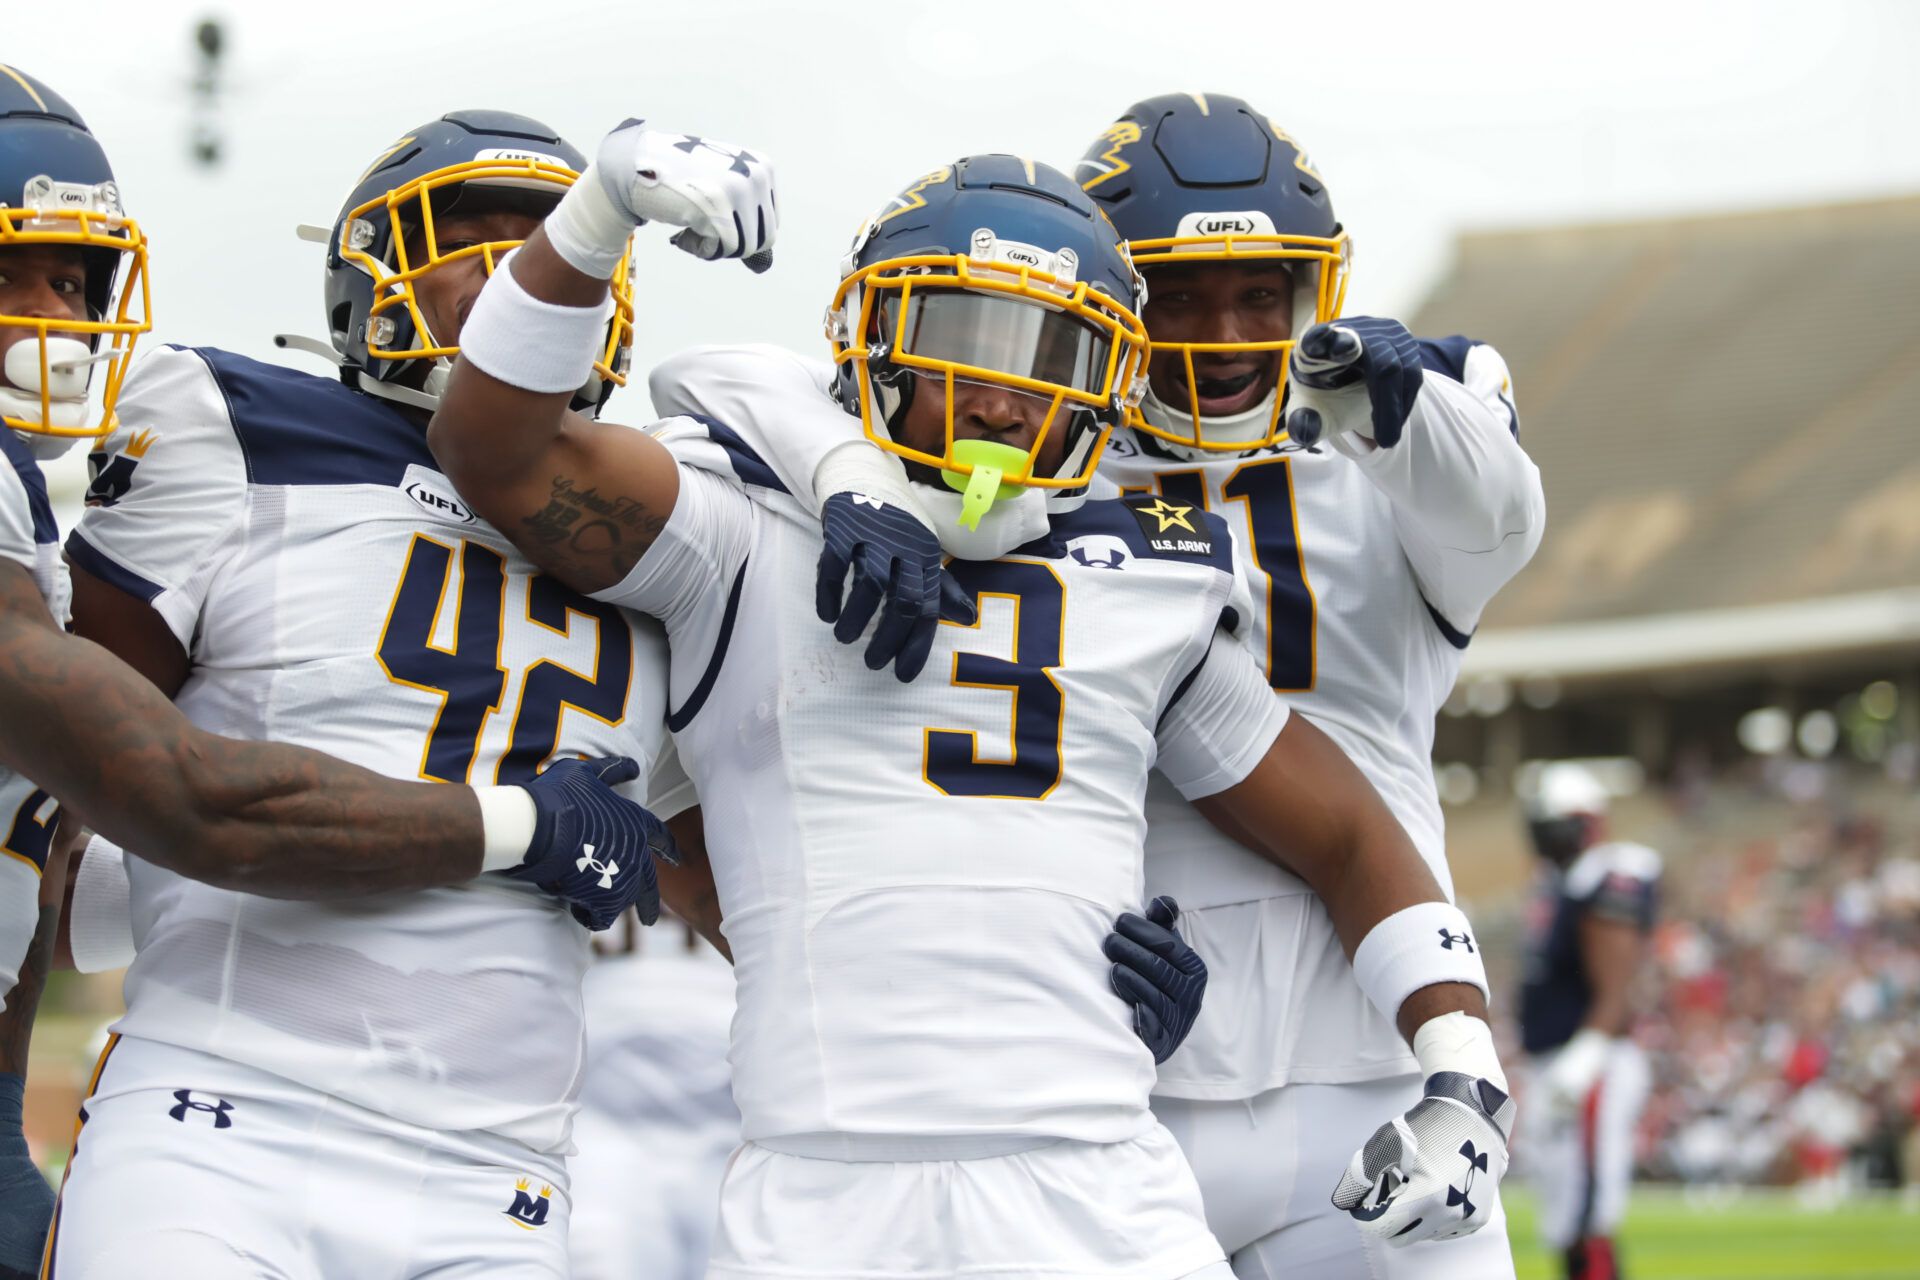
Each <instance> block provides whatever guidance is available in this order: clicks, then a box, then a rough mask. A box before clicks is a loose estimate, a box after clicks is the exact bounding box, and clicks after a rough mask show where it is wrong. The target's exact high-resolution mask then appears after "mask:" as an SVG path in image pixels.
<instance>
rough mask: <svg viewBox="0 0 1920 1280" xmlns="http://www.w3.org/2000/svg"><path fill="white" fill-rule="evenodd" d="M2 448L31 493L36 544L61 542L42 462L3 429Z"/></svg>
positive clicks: (29, 507) (0, 432) (29, 500)
mask: <svg viewBox="0 0 1920 1280" xmlns="http://www.w3.org/2000/svg"><path fill="white" fill-rule="evenodd" d="M0 449H5V450H6V454H7V461H8V462H9V463H11V464H12V465H13V472H14V474H15V475H17V476H19V477H20V487H21V488H22V489H25V490H26V491H27V512H28V514H29V515H31V516H32V517H33V540H34V542H35V543H36V544H38V545H39V546H43V547H45V546H50V545H52V544H53V543H56V542H58V541H60V526H59V525H57V524H55V523H54V522H53V504H52V503H51V502H49V501H47V478H46V477H45V476H43V475H41V474H40V463H39V462H38V461H37V460H35V458H34V456H33V450H32V449H29V448H28V447H27V442H26V441H24V440H22V439H21V438H20V437H19V436H18V435H16V434H15V433H14V432H12V431H8V430H6V429H5V428H0Z"/></svg>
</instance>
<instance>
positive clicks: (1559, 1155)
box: [1518, 1040, 1651, 1251]
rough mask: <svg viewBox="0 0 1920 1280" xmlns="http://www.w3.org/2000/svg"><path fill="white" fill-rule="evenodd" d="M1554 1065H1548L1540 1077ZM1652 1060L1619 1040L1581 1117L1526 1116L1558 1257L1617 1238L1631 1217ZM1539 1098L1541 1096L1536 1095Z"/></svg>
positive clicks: (1528, 1143) (1534, 1171)
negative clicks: (1639, 1127) (1591, 1240)
mask: <svg viewBox="0 0 1920 1280" xmlns="http://www.w3.org/2000/svg"><path fill="white" fill-rule="evenodd" d="M1551 1062H1552V1058H1550V1057H1549V1058H1547V1059H1545V1060H1543V1061H1542V1062H1540V1063H1539V1064H1538V1065H1537V1066H1536V1068H1535V1076H1536V1078H1537V1077H1538V1075H1539V1073H1540V1072H1541V1071H1543V1070H1544V1069H1545V1068H1546V1066H1547V1065H1548V1064H1549V1063H1551ZM1650 1082H1651V1077H1650V1074H1649V1072H1648V1068H1647V1058H1646V1055H1645V1054H1644V1053H1642V1052H1641V1050H1640V1046H1639V1045H1636V1044H1634V1043H1633V1042H1632V1041H1630V1040H1616V1041H1614V1043H1613V1046H1612V1048H1611V1049H1610V1050H1609V1051H1608V1054H1607V1065H1606V1067H1605V1068H1604V1069H1603V1070H1602V1071H1601V1073H1600V1078H1599V1080H1598V1081H1596V1082H1595V1083H1594V1086H1593V1091H1592V1092H1591V1093H1589V1094H1588V1095H1587V1098H1586V1101H1585V1103H1584V1104H1583V1105H1582V1106H1581V1107H1580V1109H1579V1111H1578V1112H1576V1113H1574V1114H1571V1115H1566V1116H1544V1115H1542V1114H1541V1112H1540V1108H1539V1107H1537V1106H1535V1107H1531V1108H1528V1109H1527V1110H1525V1111H1523V1112H1522V1113H1521V1121H1520V1123H1521V1126H1522V1128H1521V1131H1520V1133H1519V1135H1518V1139H1519V1142H1520V1143H1521V1144H1522V1145H1523V1146H1524V1147H1525V1153H1526V1157H1527V1161H1526V1167H1527V1169H1528V1170H1529V1171H1530V1172H1531V1176H1532V1178H1533V1181H1534V1182H1535V1184H1536V1185H1537V1186H1538V1187H1539V1190H1540V1238H1541V1240H1542V1241H1544V1242H1545V1243H1546V1244H1547V1245H1549V1246H1550V1247H1551V1248H1553V1249H1554V1250H1556V1251H1563V1250H1565V1249H1567V1248H1568V1247H1570V1246H1571V1245H1572V1244H1573V1243H1574V1242H1575V1241H1576V1240H1581V1239H1584V1238H1586V1237H1588V1236H1611V1235H1612V1234H1613V1233H1614V1230H1615V1229H1616V1228H1617V1227H1619V1225H1620V1219H1621V1218H1622V1217H1624V1216H1625V1215H1626V1212H1627V1192H1628V1190H1629V1188H1630V1187H1631V1186H1632V1184H1633V1130H1634V1125H1635V1124H1637V1123H1638V1122H1639V1119H1640V1109H1641V1108H1642V1107H1643V1106H1644V1105H1646V1101H1647V1089H1648V1087H1649V1084H1650ZM1529 1093H1530V1096H1534V1097H1538V1096H1539V1091H1538V1090H1530V1091H1529Z"/></svg>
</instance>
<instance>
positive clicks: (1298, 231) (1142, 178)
mask: <svg viewBox="0 0 1920 1280" xmlns="http://www.w3.org/2000/svg"><path fill="white" fill-rule="evenodd" d="M1076 172H1077V174H1078V176H1079V178H1080V184H1081V186H1082V188H1083V189H1084V190H1085V191H1086V192H1087V194H1088V195H1090V196H1092V197H1093V199H1094V200H1095V201H1096V202H1098V204H1099V205H1100V207H1101V208H1102V209H1104V210H1106V212H1107V214H1108V216H1110V217H1111V218H1112V219H1113V221H1114V225H1116V226H1117V227H1119V228H1120V234H1121V235H1123V236H1124V237H1126V240H1127V247H1128V248H1129V249H1130V250H1131V251H1132V254H1133V260H1134V262H1135V264H1136V265H1137V266H1139V268H1140V269H1141V270H1142V271H1144V272H1146V273H1147V276H1148V280H1149V283H1151V280H1152V277H1153V269H1154V268H1155V267H1156V266H1160V265H1164V264H1170V263H1214V262H1225V263H1246V262H1254V261H1260V260H1266V261H1269V262H1272V261H1276V260H1277V261H1279V262H1282V263H1284V264H1285V265H1286V266H1287V268H1288V270H1289V273H1290V274H1291V275H1292V277H1293V299H1292V301H1293V306H1292V316H1291V334H1290V335H1289V337H1288V338H1287V339H1286V340H1284V341H1267V342H1233V343H1222V342H1211V343H1209V342H1162V341H1158V340H1154V341H1152V347H1151V349H1152V353H1153V354H1154V355H1159V354H1161V353H1163V352H1170V353H1174V354H1177V355H1179V356H1180V358H1181V361H1182V363H1183V364H1184V365H1185V368H1186V376H1187V379H1188V386H1187V391H1188V396H1187V403H1188V405H1189V406H1192V407H1190V408H1187V409H1179V410H1176V409H1172V408H1170V407H1169V406H1167V405H1166V404H1165V403H1164V402H1163V401H1161V400H1160V398H1159V397H1158V396H1156V395H1154V394H1153V393H1152V392H1151V391H1149V393H1148V394H1147V396H1146V397H1145V398H1144V403H1143V405H1142V412H1140V413H1136V414H1135V415H1133V417H1132V419H1131V424H1132V425H1133V426H1135V427H1137V428H1139V429H1141V430H1144V431H1146V432H1148V433H1150V434H1152V435H1156V436H1159V437H1161V438H1162V439H1165V440H1168V441H1171V442H1173V443H1175V444H1179V445H1184V446H1187V447H1189V448H1197V449H1203V450H1225V451H1235V452H1238V451H1241V450H1245V449H1248V448H1254V447H1259V446H1264V445H1268V444H1272V443H1274V442H1275V441H1276V440H1278V439H1280V438H1281V436H1282V426H1281V411H1280V407H1281V401H1282V400H1283V398H1284V392H1285V383H1284V379H1285V376H1286V367H1287V359H1286V356H1287V353H1288V352H1289V351H1291V350H1292V347H1293V341H1292V339H1293V338H1295V337H1298V336H1299V335H1300V334H1302V333H1304V332H1306V330H1307V329H1308V328H1309V327H1310V326H1311V325H1313V324H1315V323H1321V322H1326V321H1331V320H1336V319H1338V318H1339V316H1340V308H1341V306H1342V304H1343V302H1344V300H1345V297H1346V289H1347V272H1348V266H1349V264H1350V262H1351V258H1352V244H1351V241H1350V240H1349V238H1348V236H1347V233H1346V231H1345V230H1344V229H1343V228H1342V227H1341V225H1340V221H1339V219H1338V218H1336V217H1335V216H1334V212H1333V201H1332V199H1331V197H1329V195H1328V194H1327V186H1326V183H1325V182H1324V181H1322V180H1321V177H1320V175H1319V173H1317V172H1316V171H1315V170H1314V168H1313V165H1312V164H1311V162H1309V161H1308V159H1307V157H1306V153H1305V152H1304V151H1302V150H1301V148H1300V145H1299V144H1298V143H1297V142H1295V141H1294V140H1293V139H1292V138H1291V137H1289V136H1288V135H1287V133H1286V131H1285V130H1284V129H1282V128H1280V126H1279V125H1277V124H1275V123H1274V122H1273V121H1272V120H1271V119H1269V118H1268V117H1266V116H1264V115H1262V114H1260V113H1259V112H1257V111H1255V110H1254V109H1253V108H1252V107H1250V106H1248V105H1247V104H1246V103H1245V102H1243V101H1241V100H1240V99H1239V98H1232V97H1228V96H1226V95H1224V94H1214V93H1208V94H1190V93H1168V94H1162V95H1160V96H1159V97H1156V98H1148V99H1146V100H1145V101H1143V102H1136V103H1135V104H1134V105H1133V106H1131V107H1129V108H1127V110H1126V111H1125V112H1124V113H1122V114H1121V116H1120V119H1119V120H1117V121H1115V122H1114V123H1113V124H1112V125H1110V126H1109V127H1108V128H1107V129H1106V130H1105V131H1104V132H1103V133H1102V134H1101V135H1100V136H1099V138H1097V139H1096V140H1095V141H1094V143H1093V145H1092V146H1090V147H1088V148H1087V152H1086V155H1084V156H1083V157H1082V158H1081V160H1080V162H1079V164H1078V165H1077V166H1076ZM1148 337H1149V339H1153V334H1152V333H1151V332H1150V333H1149V334H1148ZM1221 351H1258V352H1272V353H1276V354H1275V355H1274V356H1273V357H1272V358H1273V359H1274V360H1275V361H1277V363H1278V367H1279V383H1278V385H1276V386H1275V388H1274V390H1273V394H1272V396H1271V399H1270V401H1264V402H1262V403H1261V404H1258V405H1256V406H1254V407H1253V408H1252V409H1250V410H1248V411H1247V412H1245V413H1242V414H1238V415H1236V420H1235V421H1232V422H1228V421H1224V420H1218V419H1214V420H1209V419H1205V418H1202V416H1201V414H1200V411H1199V408H1198V405H1199V403H1200V396H1199V392H1198V387H1197V383H1196V380H1195V377H1194V373H1193V359H1192V357H1193V355H1194V354H1195V353H1196V352H1221ZM1156 376H1159V375H1158V374H1156ZM1239 418H1247V419H1249V421H1246V422H1241V421H1238V419H1239ZM1255 419H1257V420H1255ZM1209 428H1211V429H1212V430H1211V432H1210V431H1209Z"/></svg>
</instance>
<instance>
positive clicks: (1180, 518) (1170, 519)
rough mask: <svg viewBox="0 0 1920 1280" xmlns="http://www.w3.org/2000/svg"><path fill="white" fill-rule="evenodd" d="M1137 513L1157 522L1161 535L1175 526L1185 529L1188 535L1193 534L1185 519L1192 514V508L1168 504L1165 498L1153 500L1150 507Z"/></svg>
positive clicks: (1143, 508) (1140, 509) (1191, 526)
mask: <svg viewBox="0 0 1920 1280" xmlns="http://www.w3.org/2000/svg"><path fill="white" fill-rule="evenodd" d="M1139 511H1140V514H1141V515H1143V516H1152V517H1153V518H1154V519H1155V520H1158V521H1159V522H1160V529H1159V532H1161V533H1165V532H1166V531H1167V530H1169V529H1172V528H1175V527H1176V526H1177V527H1179V528H1181V529H1185V530H1186V531H1187V532H1188V533H1193V532H1195V530H1194V527H1193V525H1192V524H1191V523H1190V522H1189V521H1188V520H1187V517H1188V516H1189V515H1191V514H1193V508H1192V507H1183V506H1181V505H1180V504H1178V503H1175V502H1168V501H1167V500H1166V499H1165V498H1155V499H1154V500H1153V505H1152V506H1150V507H1141V508H1139Z"/></svg>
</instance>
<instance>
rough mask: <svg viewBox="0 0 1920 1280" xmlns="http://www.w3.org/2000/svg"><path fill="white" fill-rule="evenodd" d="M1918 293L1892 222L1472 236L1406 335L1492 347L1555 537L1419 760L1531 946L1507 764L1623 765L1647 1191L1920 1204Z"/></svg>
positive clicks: (1756, 222) (1485, 898)
mask: <svg viewBox="0 0 1920 1280" xmlns="http://www.w3.org/2000/svg"><path fill="white" fill-rule="evenodd" d="M1916 294H1920V198H1904V199H1892V200H1881V201H1874V202H1867V203H1858V204H1849V205H1840V206H1820V207H1813V208H1804V209H1789V210H1776V211H1767V212H1757V213H1740V214H1731V215H1724V216H1712V217H1697V218H1683V219H1669V220H1661V221H1646V222H1634V223H1624V224H1616V225H1604V226H1588V227H1560V228H1553V229H1543V230H1522V231H1511V232H1487V233H1477V234H1473V235H1469V236H1465V237H1463V238H1462V239H1461V240H1460V241H1459V243H1458V250H1457V255H1456V259H1455V262H1454V264H1453V267H1452V269H1451V271H1450V272H1449V274H1448V275H1447V276H1446V277H1445V278H1444V279H1443V280H1442V282H1441V283H1440V285H1439V286H1438V287H1437V288H1436V290H1435V292H1434V294H1433V295H1432V297H1431V298H1430V299H1429V301H1428V302H1427V304H1426V305H1425V306H1424V307H1423V308H1422V309H1421V310H1420V312H1419V314H1418V316H1417V319H1416V322H1415V326H1414V327H1415V328H1416V330H1417V331H1418V332H1421V333H1428V334H1444V333H1454V332H1458V333H1466V334H1470V335H1472V336H1474V337H1477V338H1481V339H1484V340H1486V341H1489V342H1492V343H1494V344H1495V345H1496V346H1498V347H1499V348H1500V349H1501V351H1502V352H1503V353H1504V354H1505V355H1506V357H1507V359H1508V362H1509V364H1510V365H1511V367H1512V369H1513V373H1514V381H1515V387H1516V391H1517V396H1518V400H1519V404H1520V409H1521V416H1522V422H1523V435H1522V439H1523V441H1524V442H1525V443H1526V445H1527V448H1528V450H1529V451H1530V452H1531V453H1532V455H1533V457H1534V458H1535V460H1536V461H1537V462H1538V463H1539V464H1540V468H1541V471H1542V473H1543V477H1544V481H1545V485H1546V493H1547V505H1548V512H1549V524H1548V531H1547V536H1546V541H1545V543H1544V544H1543V546H1542V547H1541V550H1540V553H1539V555H1538V556H1537V557H1536V558H1535V560H1534V562H1533V564H1532V565H1531V566H1529V568H1528V569H1527V570H1526V571H1525V572H1524V573H1523V574H1522V575H1521V576H1520V577H1519V578H1518V579H1517V580H1516V581H1515V582H1514V583H1513V584H1512V585H1511V586H1510V587H1509V588H1508V589H1507V590H1506V591H1505V592H1503V593H1502V594H1501V596H1500V597H1499V598H1498V599H1497V600H1496V601H1495V602H1494V604H1493V606H1492V607H1491V608H1490V609H1489V611H1488V613H1487V616H1486V618H1485V619H1484V620H1483V622H1482V626H1481V629H1480V631H1479V633H1478V634H1477V635H1476V636H1475V638H1474V641H1473V645H1472V647H1471V648H1470V649H1469V650H1468V653H1467V658H1466V667H1465V671H1464V674H1463V678H1462V682H1461V687H1460V689H1459V690H1458V691H1457V692H1456V695H1455V698H1454V700H1453V702H1452V703H1451V704H1450V705H1449V712H1450V714H1449V716H1448V717H1447V718H1445V719H1443V721H1442V724H1441V726H1440V731H1439V734H1438V737H1437V741H1436V751H1435V755H1436V765H1437V766H1438V770H1439V776H1440V779H1441V783H1442V791H1443V795H1444V796H1445V797H1446V798H1447V799H1448V800H1449V802H1450V803H1449V815H1448V821H1449V830H1450V843H1451V845H1452V856H1453V862H1454V866H1455V869H1456V877H1457V879H1458V882H1459V884H1460V887H1461V891H1462V894H1463V896H1464V897H1466V898H1467V899H1468V900H1469V901H1470V902H1471V903H1472V904H1473V905H1474V907H1475V910H1476V913H1477V915H1478V917H1479V919H1480V922H1481V927H1482V929H1483V932H1485V933H1487V934H1488V936H1489V939H1490V941H1493V940H1495V939H1502V938H1504V939H1507V940H1509V941H1512V942H1517V936H1518V931H1519V927H1520V920H1521V913H1522V910H1523V905H1522V904H1523V900H1524V897H1525V889H1526V886H1527V885H1528V883H1529V882H1530V880H1531V877H1532V874H1533V868H1532V867H1531V866H1530V865H1529V858H1528V855H1527V853H1526V851H1525V848H1524V844H1523V840H1522V832H1521V829H1520V824H1519V820H1518V818H1517V816H1516V815H1515V812H1514V808H1513V793H1514V788H1515V786H1516V785H1517V784H1518V783H1519V782H1520V781H1521V780H1523V779H1524V777H1525V769H1526V765H1527V762H1528V761H1534V760H1541V759H1551V758H1560V757H1587V758H1594V757H1598V758H1603V759H1605V760H1607V761H1609V762H1610V764H1611V769H1610V772H1609V776H1610V778H1611V780H1612V785H1613V786H1614V789H1615V790H1617V791H1619V792H1620V793H1621V796H1622V798H1621V801H1620V804H1619V806H1618V807H1617V809H1616V815H1615V822H1614V828H1615V831H1616V832H1617V833H1618V834H1620V835H1622V836H1624V837H1627V838H1632V839H1638V840H1643V841H1645V842H1647V843H1650V844H1653V845H1655V846H1656V847H1658V848H1660V849H1661V850H1662V852H1663V853H1664V854H1665V855H1666V858H1667V865H1668V868H1669V872H1668V880H1667V889H1666V910H1665V918H1664V923H1663V924H1662V925H1661V926H1660V929H1659V931H1658V934H1657V936H1656V953H1657V961H1656V964H1655V966H1654V968H1655V971H1654V972H1653V973H1650V974H1649V975H1648V977H1647V981H1648V984H1649V990H1648V1000H1647V1007H1648V1009H1649V1014H1648V1016H1647V1018H1646V1019H1645V1020H1644V1022H1643V1024H1642V1027H1641V1030H1640V1033H1639V1034H1640V1038H1641V1039H1642V1041H1643V1043H1644V1044H1645V1046H1646V1047H1647V1049H1648V1050H1649V1052H1650V1054H1651V1055H1652V1058H1653V1062H1654V1067H1655V1073H1656V1087H1655V1093H1654V1098H1653V1101H1652V1103H1651V1104H1650V1105H1649V1107H1648V1109H1647V1113H1646V1117H1645V1120H1644V1123H1643V1130H1642V1149H1641V1153H1640V1154H1641V1169H1642V1172H1643V1174H1645V1175H1647V1176H1652V1177H1661V1178H1673V1179H1679V1180H1684V1181H1689V1182H1693V1183H1697V1184H1703V1185H1717V1184H1731V1183H1756V1182H1767V1183H1797V1184H1799V1185H1801V1186H1802V1187H1803V1188H1806V1189H1807V1193H1808V1194H1819V1193H1820V1192H1821V1191H1822V1189H1835V1188H1838V1187H1840V1186H1842V1185H1857V1184H1878V1185H1896V1184H1900V1183H1902V1182H1904V1183H1905V1184H1906V1185H1908V1186H1909V1187H1915V1186H1917V1185H1920V800H1917V799H1916V781H1920V454H1916V452H1915V451H1914V449H1913V447H1912V446H1913V443H1914V440H1915V438H1916V434H1915V432H1916V425H1920V308H1916V307H1915V306H1914V305H1913V302H1912V299H1913V298H1914V297H1915V296H1916ZM1499 949H1500V950H1501V951H1506V952H1508V953H1509V954H1510V953H1511V950H1512V947H1511V946H1502V947H1500V948H1499Z"/></svg>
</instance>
